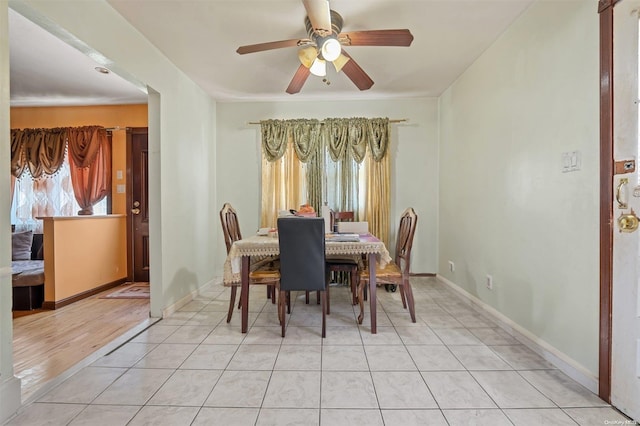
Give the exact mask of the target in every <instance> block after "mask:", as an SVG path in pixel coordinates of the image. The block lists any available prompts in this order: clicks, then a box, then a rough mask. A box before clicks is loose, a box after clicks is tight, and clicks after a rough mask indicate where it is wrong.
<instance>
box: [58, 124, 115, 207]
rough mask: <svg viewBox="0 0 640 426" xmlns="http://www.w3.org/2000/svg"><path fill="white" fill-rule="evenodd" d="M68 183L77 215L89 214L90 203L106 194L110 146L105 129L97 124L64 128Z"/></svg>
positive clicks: (109, 180)
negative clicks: (73, 197)
mask: <svg viewBox="0 0 640 426" xmlns="http://www.w3.org/2000/svg"><path fill="white" fill-rule="evenodd" d="M67 140H68V148H69V166H70V169H71V184H72V185H73V192H74V193H75V196H76V200H77V201H78V205H80V208H81V210H80V211H79V212H78V214H79V215H92V214H93V206H94V204H96V203H98V202H99V201H100V200H102V199H103V198H104V197H106V196H107V195H108V194H109V191H110V186H111V146H110V142H109V139H108V138H107V131H106V130H105V129H104V128H103V127H99V126H87V127H78V128H70V129H67Z"/></svg>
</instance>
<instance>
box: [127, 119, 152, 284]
mask: <svg viewBox="0 0 640 426" xmlns="http://www.w3.org/2000/svg"><path fill="white" fill-rule="evenodd" d="M148 141H149V131H148V129H147V128H146V127H144V128H131V129H127V145H128V147H129V149H128V152H129V156H128V159H127V175H128V176H127V182H130V184H129V188H128V189H129V190H128V191H127V193H128V194H129V196H128V197H127V208H128V215H127V218H128V220H127V223H128V224H129V230H128V232H127V236H128V241H129V262H128V263H129V278H130V280H131V281H134V282H149V209H148V206H149V180H148V177H149V155H148V154H149V150H148V144H149V142H148Z"/></svg>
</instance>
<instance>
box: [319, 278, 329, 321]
mask: <svg viewBox="0 0 640 426" xmlns="http://www.w3.org/2000/svg"><path fill="white" fill-rule="evenodd" d="M320 293H322V296H325V294H326V299H327V302H326V305H327V315H329V314H330V313H331V297H330V294H329V286H328V285H327V286H326V287H325V290H324V291H319V292H318V296H320Z"/></svg>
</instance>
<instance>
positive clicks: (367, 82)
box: [342, 49, 373, 90]
mask: <svg viewBox="0 0 640 426" xmlns="http://www.w3.org/2000/svg"><path fill="white" fill-rule="evenodd" d="M342 54H343V55H344V56H346V57H347V58H349V61H347V63H346V64H344V65H343V67H342V72H344V73H345V74H346V75H347V77H349V79H350V80H351V81H353V84H355V85H356V87H357V88H358V89H360V90H367V89H370V88H371V86H373V80H371V77H369V76H368V75H367V73H366V72H364V70H363V69H362V68H360V65H358V64H357V63H356V61H354V60H353V58H352V57H351V56H349V54H348V53H347V52H345V51H344V49H342Z"/></svg>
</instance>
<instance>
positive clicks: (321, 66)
mask: <svg viewBox="0 0 640 426" xmlns="http://www.w3.org/2000/svg"><path fill="white" fill-rule="evenodd" d="M309 71H311V74H313V75H317V76H318V77H324V76H325V75H327V63H326V62H325V61H323V60H322V59H320V58H316V60H315V61H313V63H312V64H311V67H310V68H309Z"/></svg>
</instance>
